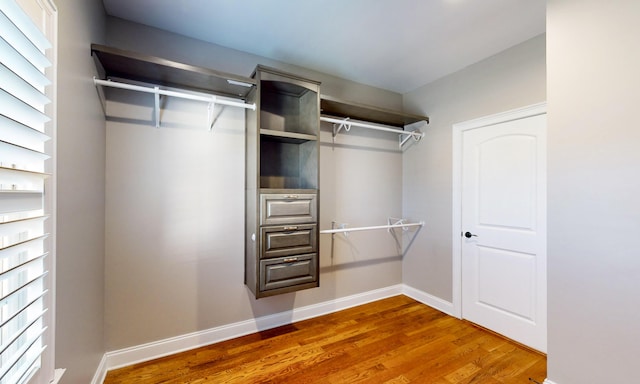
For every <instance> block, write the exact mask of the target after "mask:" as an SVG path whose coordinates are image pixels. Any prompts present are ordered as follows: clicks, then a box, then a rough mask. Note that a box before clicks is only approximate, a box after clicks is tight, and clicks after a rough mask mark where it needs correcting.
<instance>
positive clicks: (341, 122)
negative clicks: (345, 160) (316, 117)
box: [320, 116, 424, 148]
mask: <svg viewBox="0 0 640 384" xmlns="http://www.w3.org/2000/svg"><path fill="white" fill-rule="evenodd" d="M320 121H326V122H327V123H333V124H334V126H333V138H334V139H335V137H336V136H337V135H338V133H340V131H341V130H342V129H343V128H344V130H345V131H347V132H349V130H350V129H351V127H352V126H353V127H360V128H366V129H373V130H376V131H384V132H392V133H396V134H398V135H399V143H400V148H402V146H403V145H404V144H405V143H406V142H407V141H408V140H409V139H410V138H412V137H413V139H414V140H415V141H420V139H422V138H423V137H424V133H423V132H420V131H419V130H417V129H416V130H415V131H402V130H399V129H398V128H392V127H389V126H381V125H373V124H367V123H362V122H359V121H352V120H349V118H348V117H347V118H343V119H338V118H335V117H331V116H320ZM336 124H337V127H336ZM403 135H406V136H405V137H403Z"/></svg>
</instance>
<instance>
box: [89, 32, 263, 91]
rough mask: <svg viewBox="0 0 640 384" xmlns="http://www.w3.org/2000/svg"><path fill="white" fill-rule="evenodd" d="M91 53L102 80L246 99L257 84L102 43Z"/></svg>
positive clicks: (252, 81) (246, 78) (94, 47)
mask: <svg viewBox="0 0 640 384" xmlns="http://www.w3.org/2000/svg"><path fill="white" fill-rule="evenodd" d="M91 53H92V54H93V55H94V57H95V58H96V59H97V60H98V61H99V63H100V65H101V67H102V68H99V70H100V71H101V72H102V73H100V77H102V78H112V77H118V78H123V79H130V80H136V81H142V82H146V83H153V84H158V85H164V86H167V87H175V88H183V89H190V90H194V91H200V92H207V93H213V94H217V95H220V96H228V97H233V98H241V99H243V100H244V99H245V98H246V96H247V94H248V93H249V91H251V89H252V88H253V87H254V86H255V85H256V81H255V80H254V79H251V78H249V77H243V76H238V75H233V74H230V73H225V72H220V71H216V70H213V69H209V68H203V67H198V66H194V65H189V64H184V63H179V62H175V61H171V60H167V59H163V58H160V57H155V56H149V55H144V54H140V53H137V52H131V51H126V50H123V49H119V48H114V47H108V46H104V45H100V44H91Z"/></svg>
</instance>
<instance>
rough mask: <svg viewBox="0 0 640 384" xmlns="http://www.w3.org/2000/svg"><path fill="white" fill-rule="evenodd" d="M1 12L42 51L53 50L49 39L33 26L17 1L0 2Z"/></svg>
mask: <svg viewBox="0 0 640 384" xmlns="http://www.w3.org/2000/svg"><path fill="white" fill-rule="evenodd" d="M0 12H2V13H4V14H5V16H7V18H8V19H9V20H11V22H12V23H13V24H14V25H15V26H16V27H18V29H19V30H20V32H21V33H22V34H23V35H25V36H26V37H27V38H28V39H29V41H31V43H33V45H35V46H36V47H37V48H38V49H39V50H40V51H43V52H44V51H45V50H47V49H49V48H51V43H50V42H49V39H47V37H46V36H45V35H44V34H43V33H42V32H41V31H40V30H39V29H38V27H36V26H35V25H34V24H33V21H31V19H30V18H29V16H27V15H26V14H25V13H24V12H23V11H22V9H21V8H20V6H19V5H18V4H16V3H15V1H0Z"/></svg>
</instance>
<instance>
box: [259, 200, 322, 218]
mask: <svg viewBox="0 0 640 384" xmlns="http://www.w3.org/2000/svg"><path fill="white" fill-rule="evenodd" d="M316 196H317V195H316V194H315V193H304V194H295V193H292V194H284V193H282V194H280V193H278V194H276V193H271V194H261V195H260V225H284V224H302V223H313V222H316V221H317V218H318V214H317V211H318V204H317V202H316Z"/></svg>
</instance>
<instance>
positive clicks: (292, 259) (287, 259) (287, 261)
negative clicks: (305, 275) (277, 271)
mask: <svg viewBox="0 0 640 384" xmlns="http://www.w3.org/2000/svg"><path fill="white" fill-rule="evenodd" d="M282 261H283V262H285V263H292V262H294V261H298V258H297V257H286V258H284V259H283V260H282Z"/></svg>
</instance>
